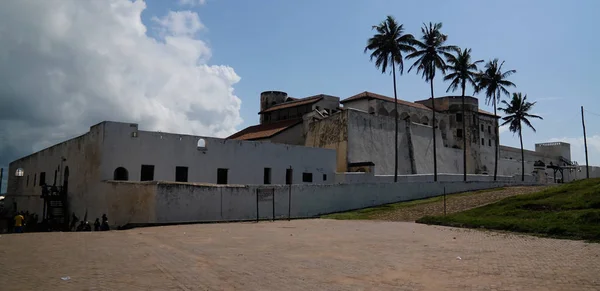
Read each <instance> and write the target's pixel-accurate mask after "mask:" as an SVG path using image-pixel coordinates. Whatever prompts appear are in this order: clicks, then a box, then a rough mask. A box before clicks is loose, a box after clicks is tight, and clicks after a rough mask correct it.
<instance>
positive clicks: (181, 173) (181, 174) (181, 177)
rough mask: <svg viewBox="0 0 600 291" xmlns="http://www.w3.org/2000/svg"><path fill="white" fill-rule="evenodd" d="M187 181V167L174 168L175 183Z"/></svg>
mask: <svg viewBox="0 0 600 291" xmlns="http://www.w3.org/2000/svg"><path fill="white" fill-rule="evenodd" d="M187 181H188V167H175V182H187Z"/></svg>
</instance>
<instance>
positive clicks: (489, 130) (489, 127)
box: [488, 125, 492, 133]
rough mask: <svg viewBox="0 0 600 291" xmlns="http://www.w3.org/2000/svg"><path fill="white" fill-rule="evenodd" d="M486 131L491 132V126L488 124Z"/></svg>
mask: <svg viewBox="0 0 600 291" xmlns="http://www.w3.org/2000/svg"><path fill="white" fill-rule="evenodd" d="M488 133H492V127H491V126H489V125H488Z"/></svg>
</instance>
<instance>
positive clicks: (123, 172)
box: [113, 167, 129, 181]
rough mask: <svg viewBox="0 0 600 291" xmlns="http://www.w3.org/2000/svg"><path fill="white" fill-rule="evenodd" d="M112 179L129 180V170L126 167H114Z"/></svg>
mask: <svg viewBox="0 0 600 291" xmlns="http://www.w3.org/2000/svg"><path fill="white" fill-rule="evenodd" d="M113 180H115V181H128V180H129V172H127V169H125V168H123V167H118V168H116V169H115V172H114V173H113Z"/></svg>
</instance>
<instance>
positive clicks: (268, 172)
mask: <svg viewBox="0 0 600 291" xmlns="http://www.w3.org/2000/svg"><path fill="white" fill-rule="evenodd" d="M263 183H264V184H271V168H265V170H264V172H263Z"/></svg>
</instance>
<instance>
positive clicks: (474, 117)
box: [473, 115, 477, 124]
mask: <svg viewBox="0 0 600 291" xmlns="http://www.w3.org/2000/svg"><path fill="white" fill-rule="evenodd" d="M476 123H477V115H473V124H476Z"/></svg>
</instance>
